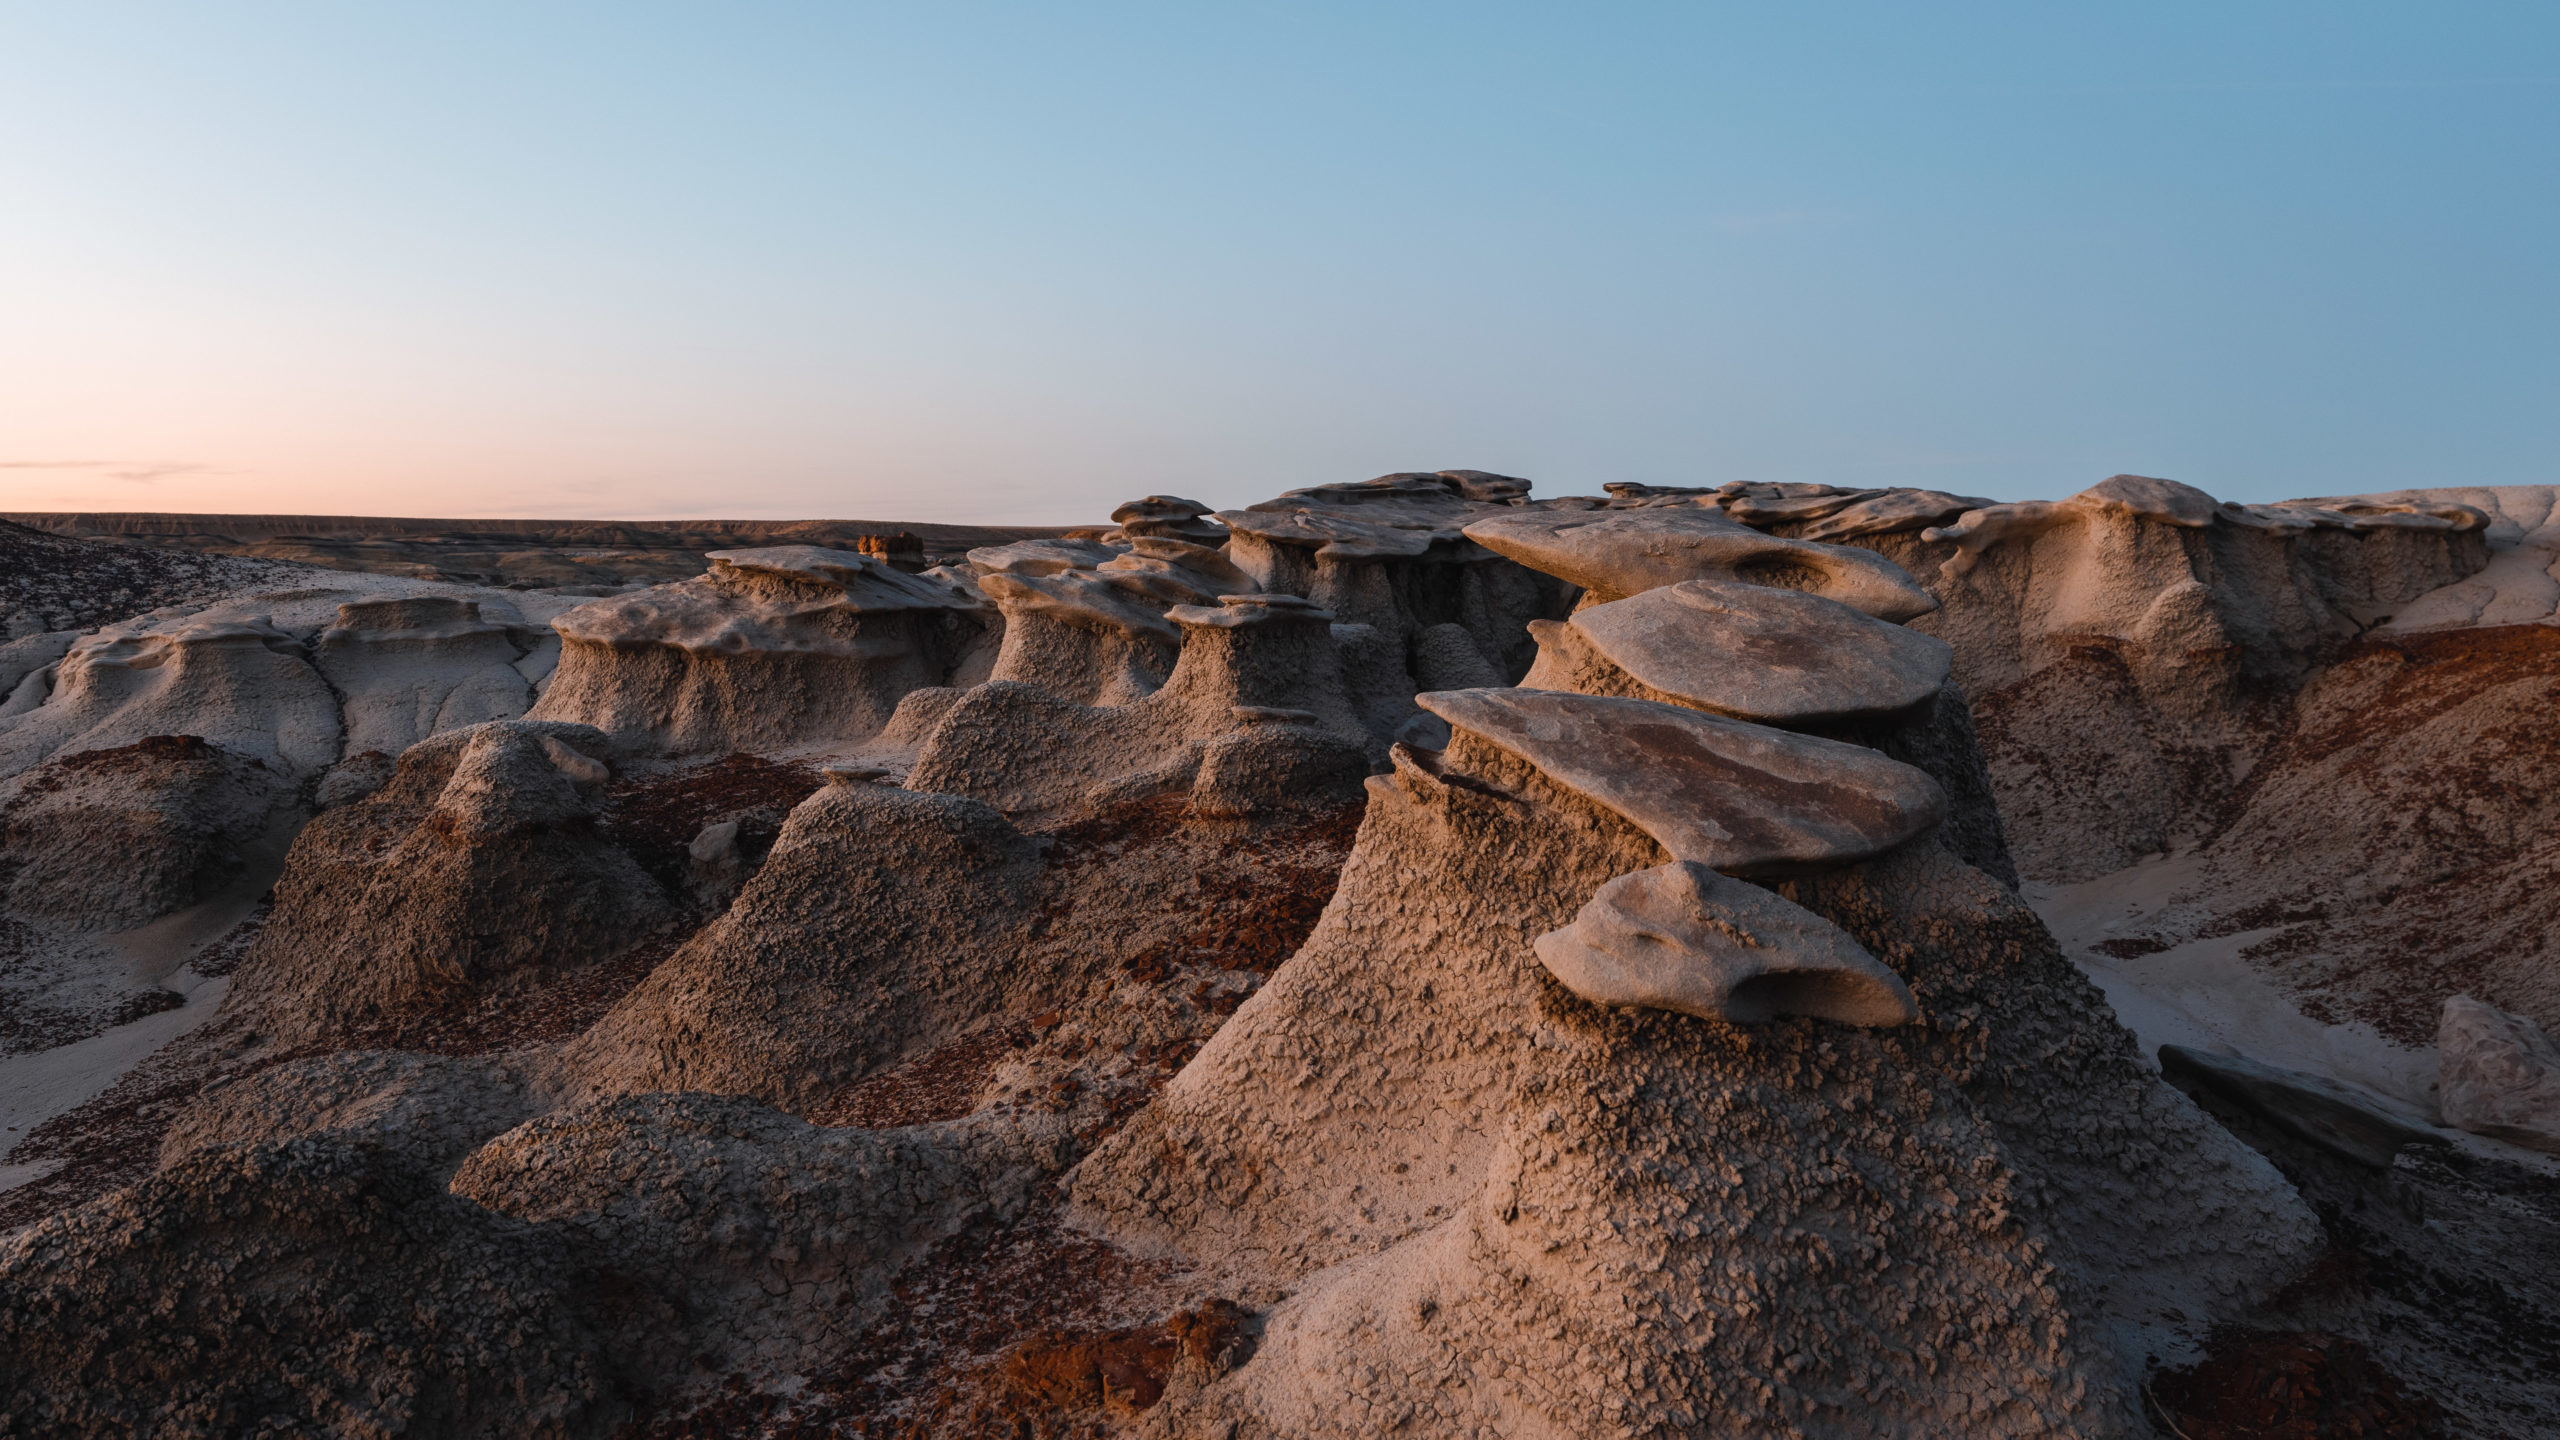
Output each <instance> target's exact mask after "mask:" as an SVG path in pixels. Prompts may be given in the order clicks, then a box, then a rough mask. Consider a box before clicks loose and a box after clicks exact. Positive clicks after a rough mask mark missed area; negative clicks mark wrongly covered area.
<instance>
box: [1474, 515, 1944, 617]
mask: <svg viewBox="0 0 2560 1440" xmlns="http://www.w3.org/2000/svg"><path fill="white" fill-rule="evenodd" d="M1466 534H1467V538H1468V539H1470V540H1473V541H1475V542H1476V543H1477V544H1479V545H1482V546H1484V547H1485V548H1486V549H1488V550H1492V551H1496V552H1498V553H1500V554H1503V555H1508V556H1510V557H1511V558H1512V559H1514V560H1517V561H1519V562H1520V563H1521V564H1523V565H1526V566H1528V567H1529V568H1530V569H1532V570H1543V571H1545V572H1546V573H1547V574H1550V575H1555V576H1559V577H1561V578H1563V579H1565V580H1569V581H1572V582H1573V583H1574V584H1576V585H1579V586H1581V587H1582V588H1583V589H1584V590H1585V591H1587V592H1589V595H1590V597H1591V598H1592V599H1593V600H1597V601H1602V602H1605V601H1610V600H1619V599H1624V598H1625V597H1627V596H1629V595H1636V594H1641V593H1643V592H1644V591H1647V590H1651V589H1655V588H1656V587H1659V586H1663V585H1673V584H1677V583H1679V582H1680V581H1683V580H1737V581H1741V582H1743V583H1745V584H1751V585H1766V586H1770V587H1773V588H1777V589H1784V590H1806V591H1811V592H1812V593H1814V594H1817V595H1822V596H1825V597H1827V598H1829V599H1833V600H1837V601H1839V602H1840V603H1841V604H1843V605H1847V606H1849V607H1851V608H1852V609H1856V610H1860V611H1863V612H1865V613H1866V614H1869V615H1873V616H1875V617H1876V618H1877V619H1879V620H1909V619H1911V618H1912V617H1914V616H1918V615H1925V614H1927V613H1929V612H1930V611H1932V610H1934V609H1936V608H1938V602H1937V601H1936V600H1935V599H1933V598H1931V596H1930V594H1929V592H1928V591H1926V590H1923V589H1921V588H1920V586H1919V585H1918V583H1917V582H1915V581H1913V580H1912V578H1911V577H1910V576H1909V575H1908V574H1905V573H1904V572H1903V569H1902V567H1901V566H1899V565H1896V564H1894V563H1893V562H1892V561H1890V560H1887V559H1886V558H1884V557H1883V556H1881V555H1878V554H1875V553H1873V552H1872V551H1867V550H1858V549H1853V548H1851V547H1848V546H1845V545H1821V544H1816V543H1814V542H1811V541H1806V540H1787V539H1782V538H1780V537H1778V536H1775V535H1763V534H1761V533H1760V532H1759V531H1757V530H1754V529H1752V528H1751V527H1749V526H1747V525H1740V524H1736V523H1735V522H1733V521H1731V520H1728V519H1726V518H1725V517H1724V516H1723V515H1721V514H1718V513H1717V512H1715V511H1713V510H1701V509H1697V508H1694V507H1692V508H1685V509H1639V510H1512V511H1505V512H1503V513H1501V514H1488V515H1486V516H1485V517H1484V518H1482V519H1479V520H1475V521H1472V522H1470V523H1469V524H1468V525H1467V527H1466Z"/></svg>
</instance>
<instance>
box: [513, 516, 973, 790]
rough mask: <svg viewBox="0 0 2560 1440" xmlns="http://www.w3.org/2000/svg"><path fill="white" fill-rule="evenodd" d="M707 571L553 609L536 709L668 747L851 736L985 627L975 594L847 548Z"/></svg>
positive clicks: (801, 549)
mask: <svg viewBox="0 0 2560 1440" xmlns="http://www.w3.org/2000/svg"><path fill="white" fill-rule="evenodd" d="M711 561H712V568H711V571H710V573H709V574H706V575H704V576H702V577H700V578H699V579H695V580H686V581H681V582H678V583H675V584H671V585H660V586H656V587H653V588H651V589H648V590H643V591H639V592H636V593H634V594H630V595H622V596H614V597H610V598H606V599H602V600H596V601H592V602H590V603H588V604H585V605H581V606H579V607H578V608H576V609H574V610H571V611H569V612H567V613H566V614H563V615H562V616H560V617H559V618H558V619H557V620H555V621H554V622H552V623H553V626H554V628H555V629H557V630H558V631H559V632H560V639H561V651H560V668H559V670H558V672H557V673H556V674H555V675H554V676H553V677H552V680H551V683H550V686H549V688H548V689H546V690H545V691H544V692H543V696H542V701H541V703H540V704H539V705H537V706H535V707H534V709H533V711H532V712H531V713H532V714H533V715H534V716H535V718H538V719H545V720H562V721H570V722H574V723H578V724H588V725H594V726H596V727H597V728H598V729H601V730H603V731H605V732H606V733H607V734H610V735H615V736H620V737H628V738H629V739H630V740H631V741H632V742H633V743H635V744H641V745H646V746H649V747H651V748H653V749H656V750H659V751H662V752H667V753H690V752H701V751H715V752H720V753H726V752H728V751H731V750H736V749H740V748H747V747H754V746H773V745H788V744H793V743H798V742H807V741H822V740H859V739H863V738H866V737H868V736H870V735H873V734H876V733H878V732H879V730H880V729H881V727H882V726H884V725H885V724H887V723H888V720H889V717H890V715H891V714H892V713H894V712H895V711H896V709H897V706H898V701H899V700H900V699H902V698H903V697H904V696H905V695H906V694H907V693H908V692H909V691H911V690H916V689H920V688H923V687H925V686H930V685H941V684H944V683H945V682H947V681H949V680H950V679H951V678H952V677H953V676H954V675H955V674H956V673H958V672H960V671H961V670H962V669H963V668H964V667H965V666H966V664H967V662H968V659H969V657H970V655H971V653H972V651H973V650H974V649H975V648H976V647H977V645H978V644H979V643H980V641H981V640H982V639H983V637H984V635H985V633H986V631H987V629H988V626H987V623H986V619H985V617H984V607H983V606H982V605H981V604H980V602H979V601H978V600H977V599H976V598H975V597H973V596H970V595H968V594H966V593H964V592H961V591H959V590H956V589H953V588H951V587H949V586H945V585H941V584H938V583H936V582H935V581H932V580H930V579H926V578H924V577H922V576H915V575H909V574H906V573H905V572H903V571H900V570H898V569H895V568H894V567H892V566H890V565H888V564H886V563H885V562H883V561H880V560H878V559H875V558H873V557H870V556H867V555H859V554H855V553H854V552H852V551H846V550H822V549H819V548H817V547H814V546H807V545H786V546H778V547H774V548H771V549H764V550H730V551H722V552H719V553H717V554H714V555H713V556H712V557H711Z"/></svg>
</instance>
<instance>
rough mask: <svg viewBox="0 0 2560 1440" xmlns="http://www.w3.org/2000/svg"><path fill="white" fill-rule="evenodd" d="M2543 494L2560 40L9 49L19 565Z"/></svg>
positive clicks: (1302, 27)
mask: <svg viewBox="0 0 2560 1440" xmlns="http://www.w3.org/2000/svg"><path fill="white" fill-rule="evenodd" d="M2555 455H2560V6H2555V5H2552V4H2549V3H2547V0H2546V3H2537V4H2507V5H2492V4H2476V5H2473V4H2460V3H2439V4H2433V5H2426V6H2418V5H2376V4H2357V3H2328V4H2317V5H2314V4H2248V3H2231V4H2216V5H2203V4H2180V3H2146V4H2140V5H2134V4H2116V5H2108V6H2098V5H2090V4H2065V3H2047V4H2032V5H2030V4H1999V5H1995V4H1933V5H1910V4H1895V5H1888V4H1823V3H1791V4H1784V5H1779V4H1760V5H1748V6H1745V5H1718V4H1692V5H1638V4H1624V5H1608V4H1595V5H1545V6H1523V5H1503V4H1487V3H1473V4H1463V5H1457V4H1452V5H1420V4H1392V3H1389V4H1366V5H1338V6H1337V5H1315V4H1303V5H1264V6H1245V5H1234V6H1204V5H1179V6H1177V5H1160V6H1158V5H1121V4H1107V3H1103V4H1077V5H1037V6H1034V5H975V4H967V3H940V4H933V5H900V6H872V5H858V4H829V5H816V4H809V5H784V4H760V3H725V4H719V5H710V4H690V5H675V4H656V3H618V4H613V5H602V4H599V5H592V6H575V5H556V4H539V3H517V4H503V5H501V4H477V3H468V0H446V3H439V4H436V5H432V6H430V5H410V4H390V3H384V4H366V5H351V4H334V5H322V4H256V3H224V4H206V3H196V4H184V5H181V4H126V3H115V0H93V3H82V4H78V5H63V4H53V3H46V4H32V3H15V0H0V508H4V509H18V508H25V509H66V508H94V509H152V510H222V511H265V510H286V511H335V512H363V513H392V514H444V515H562V516H574V515H629V516H683V515H728V516H802V515H829V516H863V517H878V518H900V519H916V520H1004V519H1015V520H1022V521H1026V522H1060V523H1067V522H1075V521H1087V520H1092V519H1096V518H1098V517H1099V516H1100V515H1101V514H1103V513H1104V512H1105V511H1107V510H1108V508H1109V507H1110V506H1111V505H1112V504H1113V503H1114V502H1116V501H1118V500H1120V499H1124V498H1128V497H1130V496H1134V495H1138V494H1143V493H1148V492H1157V491H1171V492H1174V493H1180V494H1187V495H1192V496H1195V497H1197V498H1200V499H1204V500H1208V501H1212V502H1214V503H1238V502H1242V501H1245V500H1250V499H1255V498H1260V497H1262V496H1266V495H1269V494H1271V493H1274V492H1276V491H1278V490H1280V489H1283V488H1287V487H1289V486H1294V485H1302V484H1310V483H1315V482H1318V481H1324V480H1340V479H1356V478H1361V477H1365V476H1368V475H1373V474H1377V473H1380V472H1383V471H1389V470H1399V469H1414V468H1424V469H1438V468H1444V467H1471V468H1480V469H1489V470H1501V471H1506V472H1510V473H1515V474H1522V475H1527V476H1530V477H1533V478H1535V479H1537V480H1538V481H1539V482H1540V490H1541V493H1571V492H1576V491H1588V490H1591V489H1593V488H1595V487H1597V486H1598V485H1599V484H1600V483H1601V482H1603V481H1608V480H1618V479H1629V480H1643V481H1651V482H1654V483H1670V484H1676V483H1719V482H1722V481H1726V480H1819V481H1827V482H1831V483H1837V484H1857V485H1870V484H1873V485H1882V484H1918V485H1928V486H1933V487H1938V488H1945V489H1952V490H1957V491H1963V492H1971V493H1977V494H1986V495H1994V496H2001V497H2025V496H2038V495H2047V496H2050V495H2061V494H2065V493H2068V492H2070V491H2072V490H2076V489H2078V488H2080V487H2082V486H2084V485H2087V484H2089V483H2091V482H2093V481H2095V480H2098V479H2100V478H2103V477H2104V476H2106V475H2108V474H2111V473H2115V472H2118V471H2128V470H2129V471H2135V472H2140V473H2147V474H2158V475H2168V476H2173V477H2176V478H2180V479H2184V480H2187V481H2189V482H2191V483H2194V484H2198V485H2201V486H2203V487H2204V488H2206V489H2208V490H2211V491H2213V492H2214V493H2216V494H2218V495H2222V496H2225V497H2227V498H2234V499H2243V500H2263V499H2273V498H2278V497H2282V496H2290V495H2309V494H2331V493H2345V492H2351V491H2360V490H2372V489H2382V488H2391V487H2397V486H2403V485H2430V484H2502V483H2504V484H2524V483H2542V484H2549V483H2555V482H2560V463H2555V460H2554V456H2555Z"/></svg>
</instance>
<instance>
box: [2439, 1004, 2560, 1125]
mask: <svg viewBox="0 0 2560 1440" xmlns="http://www.w3.org/2000/svg"><path fill="white" fill-rule="evenodd" d="M2436 1103H2437V1104H2438V1106H2440V1107H2441V1108H2442V1109H2443V1111H2444V1118H2445V1123H2447V1124H2449V1125H2454V1126H2458V1127H2460V1128H2461V1129H2464V1130H2468V1131H2470V1132H2471V1133H2473V1134H2475V1135H2487V1136H2491V1137H2493V1138H2495V1139H2499V1140H2505V1141H2509V1142H2511V1143H2513V1144H2517V1145H2527V1146H2531V1147H2532V1148H2534V1149H2536V1150H2548V1151H2551V1152H2552V1153H2554V1154H2560V1046H2554V1045H2553V1044H2552V1043H2551V1037H2550V1036H2548V1035H2546V1034H2544V1033H2543V1032H2542V1027H2541V1026H2539V1025H2536V1024H2534V1023H2533V1022H2532V1021H2531V1020H2528V1019H2526V1018H2525V1017H2524V1016H2522V1015H2510V1014H2508V1013H2507V1012H2506V1011H2504V1010H2501V1009H2499V1008H2497V1007H2496V1006H2494V1005H2486V1004H2483V1003H2481V1002H2480V1001H2477V1000H2474V999H2472V998H2471V997H2470V996H2468V995H2456V996H2454V997H2453V998H2452V999H2450V1000H2447V1001H2445V1002H2444V1013H2443V1015H2442V1017H2441V1018H2439V1019H2438V1021H2437V1022H2436Z"/></svg>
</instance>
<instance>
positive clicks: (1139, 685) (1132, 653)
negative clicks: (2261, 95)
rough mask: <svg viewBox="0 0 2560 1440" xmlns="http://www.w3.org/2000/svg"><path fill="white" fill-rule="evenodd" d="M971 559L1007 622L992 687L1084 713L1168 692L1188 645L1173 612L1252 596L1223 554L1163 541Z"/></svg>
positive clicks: (1027, 547) (1032, 548)
mask: <svg viewBox="0 0 2560 1440" xmlns="http://www.w3.org/2000/svg"><path fill="white" fill-rule="evenodd" d="M969 557H970V564H971V566H972V567H973V568H976V569H977V570H978V571H979V572H980V573H979V580H978V583H979V585H980V587H981V588H982V589H984V590H985V592H986V593H987V595H988V597H989V598H990V599H992V600H994V601H995V602H996V604H997V605H998V606H1000V607H1001V608H1002V609H1003V611H1004V616H1005V634H1004V646H1003V649H1002V651H1001V652H1000V653H999V654H998V655H997V657H996V663H995V669H994V672H993V675H992V676H991V678H993V679H997V680H1011V681H1016V682H1019V683H1022V684H1026V685H1038V686H1040V687H1042V688H1044V689H1047V690H1051V691H1054V692H1056V693H1057V694H1059V695H1062V696H1065V697H1066V698H1068V699H1070V700H1075V701H1078V702H1080V703H1084V704H1096V705H1126V704H1129V703H1131V702H1133V701H1135V700H1138V699H1140V698H1143V697H1144V696H1146V695H1147V694H1149V693H1150V692H1152V691H1154V690H1155V688H1156V687H1157V686H1159V685H1161V684H1163V683H1164V681H1165V678H1166V676H1167V675H1168V674H1170V673H1171V671H1172V669H1173V666H1174V662H1175V660H1176V658H1177V655H1178V652H1179V649H1180V644H1181V632H1180V631H1179V630H1177V629H1175V628H1174V624H1173V622H1172V621H1170V620H1168V619H1166V618H1165V612H1166V611H1167V610H1168V609H1171V608H1173V607H1175V606H1181V605H1202V604H1208V603H1210V602H1212V601H1214V600H1216V599H1217V597H1218V596H1220V595H1222V594H1226V593H1229V592H1231V591H1237V590H1250V589H1252V588H1254V585H1253V581H1252V580H1251V578H1250V577H1248V576H1247V575H1246V574H1245V573H1244V572H1243V571H1241V570H1239V569H1237V568H1236V567H1235V566H1234V565H1233V564H1231V563H1229V561H1228V560H1227V557H1226V556H1224V555H1223V554H1220V553H1219V552H1218V551H1216V550H1212V549H1210V548H1209V547H1207V546H1205V545H1194V544H1192V543H1191V542H1189V541H1187V540H1176V539H1169V538H1167V537H1164V536H1160V535H1141V536H1137V537H1135V538H1133V539H1130V540H1128V541H1126V542H1124V543H1121V544H1117V545H1107V544H1103V543H1101V542H1098V541H1084V540H1030V541H1023V542H1020V543H1018V544H1014V545H1005V546H996V547H990V548H989V549H985V550H973V551H971V552H969ZM998 567H1001V568H998Z"/></svg>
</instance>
